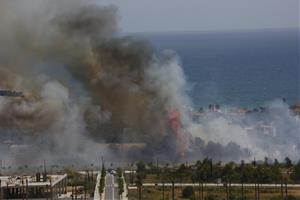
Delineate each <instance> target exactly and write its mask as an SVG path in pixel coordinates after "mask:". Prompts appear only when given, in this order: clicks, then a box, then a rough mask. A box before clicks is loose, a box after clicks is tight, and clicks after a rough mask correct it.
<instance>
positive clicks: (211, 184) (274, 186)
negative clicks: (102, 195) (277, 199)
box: [129, 183, 300, 189]
mask: <svg viewBox="0 0 300 200" xmlns="http://www.w3.org/2000/svg"><path fill="white" fill-rule="evenodd" d="M203 185H204V186H205V187H224V184H216V183H204V184H203ZM155 186H159V187H162V186H163V184H162V183H157V184H155V183H143V187H155ZM165 186H167V187H170V186H172V184H171V183H165ZM174 186H175V187H181V186H198V184H194V183H175V184H174ZM241 186H242V184H240V183H231V187H241ZM259 186H260V187H265V188H278V187H281V185H280V184H259ZM244 187H255V185H254V184H252V183H245V184H244ZM283 187H285V185H283ZM287 187H288V188H300V184H287ZM129 189H137V187H136V186H130V187H129Z"/></svg>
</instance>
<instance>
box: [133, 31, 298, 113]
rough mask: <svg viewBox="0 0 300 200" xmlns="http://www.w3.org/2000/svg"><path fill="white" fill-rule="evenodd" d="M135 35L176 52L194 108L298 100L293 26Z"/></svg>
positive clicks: (295, 32)
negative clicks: (209, 105) (189, 86)
mask: <svg viewBox="0 0 300 200" xmlns="http://www.w3.org/2000/svg"><path fill="white" fill-rule="evenodd" d="M138 35H139V36H140V37H143V38H146V39H147V40H148V41H150V43H152V45H153V46H154V48H155V49H156V50H157V51H163V50H164V49H172V50H174V51H176V52H177V54H178V55H179V57H180V59H181V63H182V66H183V69H184V72H185V74H186V77H187V79H188V82H189V84H190V85H191V86H192V88H191V90H190V91H189V95H190V96H191V97H192V100H193V102H194V104H195V105H196V106H199V107H200V106H207V105H208V104H211V103H217V104H220V105H231V106H245V107H255V106H260V105H263V104H265V103H266V102H269V101H272V100H274V99H282V98H286V100H287V103H289V104H293V103H296V102H300V82H299V79H300V69H299V55H300V54H299V29H276V30H274V29H272V30H257V31H226V32H221V31H219V32H181V33H176V32H173V33H172V32H171V33H143V34H138Z"/></svg>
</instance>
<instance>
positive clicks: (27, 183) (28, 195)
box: [0, 173, 67, 199]
mask: <svg viewBox="0 0 300 200" xmlns="http://www.w3.org/2000/svg"><path fill="white" fill-rule="evenodd" d="M66 193H67V174H64V175H48V176H47V175H46V174H43V176H41V174H40V173H37V174H36V176H33V177H32V176H0V199H35V198H36V199H41V198H47V199H48V198H49V199H57V198H58V197H59V196H60V195H62V194H66Z"/></svg>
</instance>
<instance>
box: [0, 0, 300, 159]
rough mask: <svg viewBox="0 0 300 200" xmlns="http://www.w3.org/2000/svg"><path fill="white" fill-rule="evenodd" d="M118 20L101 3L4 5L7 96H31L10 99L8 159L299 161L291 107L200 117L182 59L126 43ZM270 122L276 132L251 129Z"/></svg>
mask: <svg viewBox="0 0 300 200" xmlns="http://www.w3.org/2000/svg"><path fill="white" fill-rule="evenodd" d="M118 18H119V17H118V15H117V8H116V7H114V6H99V5H98V4H96V3H94V2H92V1H79V0H74V1H73V0H72V1H59V0H51V1H50V0H49V1H47V0H45V1H38V0H31V1H26V2H20V1H14V0H3V1H0V25H1V29H0V44H1V46H0V89H9V90H17V91H22V92H23V93H24V97H0V127H1V128H0V142H1V144H0V150H1V151H0V159H2V160H6V161H7V162H30V163H40V162H41V160H43V159H47V160H50V161H51V162H55V163H66V162H78V163H84V162H95V161H97V160H98V159H99V157H100V156H101V155H102V156H105V157H108V158H111V159H112V158H114V157H117V158H118V160H119V159H120V158H123V159H129V158H130V159H132V160H135V159H148V160H151V159H152V158H154V157H157V156H159V157H160V158H163V159H168V160H180V159H199V158H203V157H206V156H208V157H213V158H215V159H220V160H239V159H252V158H254V157H256V158H257V159H260V158H263V157H264V156H269V157H279V158H281V157H284V156H290V157H292V158H293V159H297V152H299V143H300V140H299V120H297V119H296V118H295V117H294V116H293V115H292V113H291V112H290V111H289V110H288V108H287V106H286V105H285V104H281V103H272V104H269V108H268V112H266V113H265V114H261V113H260V114H257V115H256V114H253V115H251V116H250V115H249V117H240V116H239V117H236V116H235V117H233V116H232V115H231V114H229V113H222V114H216V113H212V112H207V114H205V115H203V116H202V115H201V116H200V117H199V119H200V120H192V118H193V115H192V114H191V113H193V111H192V110H193V109H191V108H192V105H191V102H190V100H189V98H188V96H187V95H186V91H187V88H188V87H187V83H186V79H185V76H184V73H183V71H182V69H181V66H180V62H179V60H178V58H177V57H176V55H175V54H174V53H173V52H172V51H165V52H163V54H162V55H161V56H157V55H155V52H154V51H153V49H152V47H151V46H150V45H149V44H148V43H147V42H146V41H143V40H140V39H137V38H134V37H120V36H118V34H117V31H118V26H117V22H118ZM261 115H264V116H263V118H264V119H269V121H268V122H267V123H271V122H272V123H273V125H274V126H276V127H275V128H276V133H274V134H273V135H264V134H261V133H260V132H259V131H257V130H256V129H255V130H254V129H253V130H252V131H251V130H249V127H253V125H255V124H257V123H258V122H259V121H260V118H261ZM192 136H194V137H197V138H196V139H193V138H192ZM107 143H114V144H115V145H107ZM118 143H131V145H129V147H128V146H126V145H123V146H118V145H117V144H118ZM183 156H186V157H183Z"/></svg>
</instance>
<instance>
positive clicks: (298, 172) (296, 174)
mask: <svg viewBox="0 0 300 200" xmlns="http://www.w3.org/2000/svg"><path fill="white" fill-rule="evenodd" d="M291 177H292V179H293V180H294V181H297V182H300V160H299V161H298V163H297V164H296V165H295V166H294V170H293V173H292V175H291Z"/></svg>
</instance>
